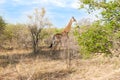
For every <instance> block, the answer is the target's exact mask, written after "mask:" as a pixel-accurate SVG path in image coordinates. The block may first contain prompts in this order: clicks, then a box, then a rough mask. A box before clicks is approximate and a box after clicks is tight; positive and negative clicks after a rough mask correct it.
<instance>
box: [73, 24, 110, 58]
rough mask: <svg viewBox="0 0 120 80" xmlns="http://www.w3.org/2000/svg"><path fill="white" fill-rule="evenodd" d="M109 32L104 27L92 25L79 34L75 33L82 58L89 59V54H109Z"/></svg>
mask: <svg viewBox="0 0 120 80" xmlns="http://www.w3.org/2000/svg"><path fill="white" fill-rule="evenodd" d="M110 34H111V33H110V31H109V30H107V28H106V26H100V25H99V24H98V25H96V24H95V25H93V26H92V27H90V28H88V29H87V30H85V31H84V32H82V33H81V34H79V32H77V31H75V36H76V37H77V40H78V44H79V46H80V52H81V54H82V55H83V56H84V57H90V55H91V53H105V54H110V53H111V52H110V50H109V49H110V48H111V47H112V42H111V41H110V39H109V36H110Z"/></svg>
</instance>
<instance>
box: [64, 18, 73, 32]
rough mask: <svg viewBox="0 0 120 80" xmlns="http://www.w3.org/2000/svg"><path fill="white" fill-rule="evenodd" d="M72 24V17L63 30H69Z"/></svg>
mask: <svg viewBox="0 0 120 80" xmlns="http://www.w3.org/2000/svg"><path fill="white" fill-rule="evenodd" d="M71 25H72V19H70V21H69V23H68V25H67V26H66V27H65V29H64V30H63V32H67V33H68V32H69V31H70V29H71Z"/></svg>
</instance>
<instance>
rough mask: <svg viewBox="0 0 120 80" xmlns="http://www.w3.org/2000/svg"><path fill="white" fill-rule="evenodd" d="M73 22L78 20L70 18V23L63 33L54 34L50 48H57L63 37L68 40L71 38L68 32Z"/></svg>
mask: <svg viewBox="0 0 120 80" xmlns="http://www.w3.org/2000/svg"><path fill="white" fill-rule="evenodd" d="M73 22H77V21H76V19H75V18H74V17H72V18H71V19H70V21H69V23H68V24H67V26H66V27H65V29H64V30H63V31H62V32H61V33H56V34H54V36H53V38H52V43H51V44H50V46H49V48H52V47H54V48H56V47H57V45H58V44H62V40H63V39H64V40H65V41H67V39H68V38H69V36H68V33H69V32H70V30H71V26H72V23H73Z"/></svg>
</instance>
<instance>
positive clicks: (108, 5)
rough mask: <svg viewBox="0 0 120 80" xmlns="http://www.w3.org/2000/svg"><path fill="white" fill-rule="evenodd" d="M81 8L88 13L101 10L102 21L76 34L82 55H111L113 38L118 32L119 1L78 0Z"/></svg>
mask: <svg viewBox="0 0 120 80" xmlns="http://www.w3.org/2000/svg"><path fill="white" fill-rule="evenodd" d="M80 1H81V8H85V9H87V10H88V12H89V13H90V12H91V11H94V10H101V15H102V19H101V20H99V23H97V24H94V25H92V27H90V28H89V29H87V30H86V31H84V32H83V33H82V34H79V33H77V32H76V35H77V39H78V43H79V45H80V46H81V50H82V51H83V53H84V55H89V54H90V53H96V52H102V53H111V52H110V48H111V47H112V46H113V42H114V41H113V40H114V38H113V36H115V35H116V33H118V32H119V30H120V1H119V0H112V1H107V0H80Z"/></svg>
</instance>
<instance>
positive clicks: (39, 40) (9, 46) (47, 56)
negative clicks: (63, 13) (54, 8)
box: [0, 0, 120, 80]
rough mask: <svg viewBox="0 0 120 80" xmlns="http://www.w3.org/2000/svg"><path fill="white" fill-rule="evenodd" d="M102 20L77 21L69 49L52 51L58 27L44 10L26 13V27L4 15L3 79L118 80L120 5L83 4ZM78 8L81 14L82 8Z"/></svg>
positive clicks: (0, 42) (0, 30)
mask: <svg viewBox="0 0 120 80" xmlns="http://www.w3.org/2000/svg"><path fill="white" fill-rule="evenodd" d="M79 1H80V2H81V3H80V8H79V9H83V8H84V9H86V10H87V12H88V13H92V12H94V11H96V10H100V14H99V15H100V19H99V20H97V21H94V22H91V21H90V20H89V19H83V20H79V21H78V24H77V25H74V26H73V27H72V29H71V31H70V33H69V38H68V40H67V42H64V44H65V45H67V46H66V47H63V48H60V49H55V50H52V49H50V48H48V46H49V45H50V43H51V40H52V36H53V35H54V34H55V33H59V32H61V31H62V30H63V29H60V28H54V27H53V25H54V24H53V23H52V22H51V21H50V19H49V18H48V16H46V13H47V11H46V10H45V8H41V9H40V10H39V9H35V10H34V12H33V14H30V15H28V20H29V21H28V23H24V24H19V23H16V24H12V23H7V22H6V21H5V20H4V19H3V18H2V16H1V17H0V80H120V1H119V0H110V1H109V0H98V1H96V0H79ZM79 9H78V10H79Z"/></svg>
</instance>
